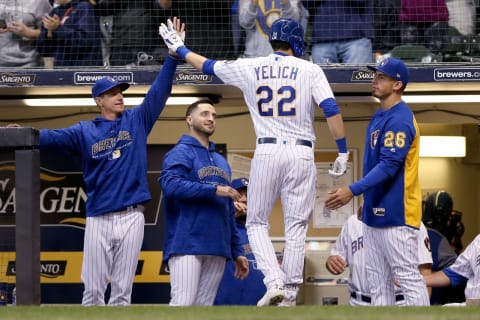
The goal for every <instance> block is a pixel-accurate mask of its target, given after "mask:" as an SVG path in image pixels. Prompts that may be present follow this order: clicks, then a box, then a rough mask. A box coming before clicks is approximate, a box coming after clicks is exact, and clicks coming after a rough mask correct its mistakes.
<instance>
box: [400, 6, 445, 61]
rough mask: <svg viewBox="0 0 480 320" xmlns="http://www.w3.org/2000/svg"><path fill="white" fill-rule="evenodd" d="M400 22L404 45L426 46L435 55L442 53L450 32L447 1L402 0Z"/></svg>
mask: <svg viewBox="0 0 480 320" xmlns="http://www.w3.org/2000/svg"><path fill="white" fill-rule="evenodd" d="M399 21H400V38H401V43H402V44H404V45H405V44H409V45H424V46H425V47H427V48H428V49H429V50H430V51H431V52H432V53H435V54H438V53H439V52H440V51H441V48H442V43H443V42H444V41H445V40H446V36H447V32H448V9H447V5H446V2H445V0H402V2H401V8H400V18H399Z"/></svg>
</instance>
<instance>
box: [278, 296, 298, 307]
mask: <svg viewBox="0 0 480 320" xmlns="http://www.w3.org/2000/svg"><path fill="white" fill-rule="evenodd" d="M296 305H297V301H295V300H287V299H286V298H284V299H283V300H282V302H280V303H279V304H278V306H279V307H295V306H296Z"/></svg>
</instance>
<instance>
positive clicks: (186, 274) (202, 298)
mask: <svg viewBox="0 0 480 320" xmlns="http://www.w3.org/2000/svg"><path fill="white" fill-rule="evenodd" d="M225 262H226V258H225V257H220V256H210V255H174V256H172V257H170V259H168V268H169V269H170V284H171V287H172V288H171V291H170V305H171V306H211V305H213V301H214V300H215V297H216V295H217V291H218V286H219V285H220V281H221V280H222V276H223V271H224V270H225Z"/></svg>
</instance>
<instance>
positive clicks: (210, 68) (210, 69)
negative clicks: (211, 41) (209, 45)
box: [202, 59, 217, 76]
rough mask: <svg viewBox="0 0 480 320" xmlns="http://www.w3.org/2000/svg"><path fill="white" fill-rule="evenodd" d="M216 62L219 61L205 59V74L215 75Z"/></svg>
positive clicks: (203, 70)
mask: <svg viewBox="0 0 480 320" xmlns="http://www.w3.org/2000/svg"><path fill="white" fill-rule="evenodd" d="M216 62H217V60H212V59H207V61H205V62H204V63H203V69H202V72H203V73H205V74H208V75H211V76H214V75H215V71H214V70H213V66H214V65H215V63H216Z"/></svg>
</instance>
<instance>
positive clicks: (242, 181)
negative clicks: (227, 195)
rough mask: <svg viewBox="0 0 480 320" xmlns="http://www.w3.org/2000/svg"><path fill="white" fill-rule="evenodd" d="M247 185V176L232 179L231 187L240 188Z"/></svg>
mask: <svg viewBox="0 0 480 320" xmlns="http://www.w3.org/2000/svg"><path fill="white" fill-rule="evenodd" d="M246 187H248V179H247V178H238V179H235V180H233V181H232V188H233V189H236V190H238V189H242V188H246Z"/></svg>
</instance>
